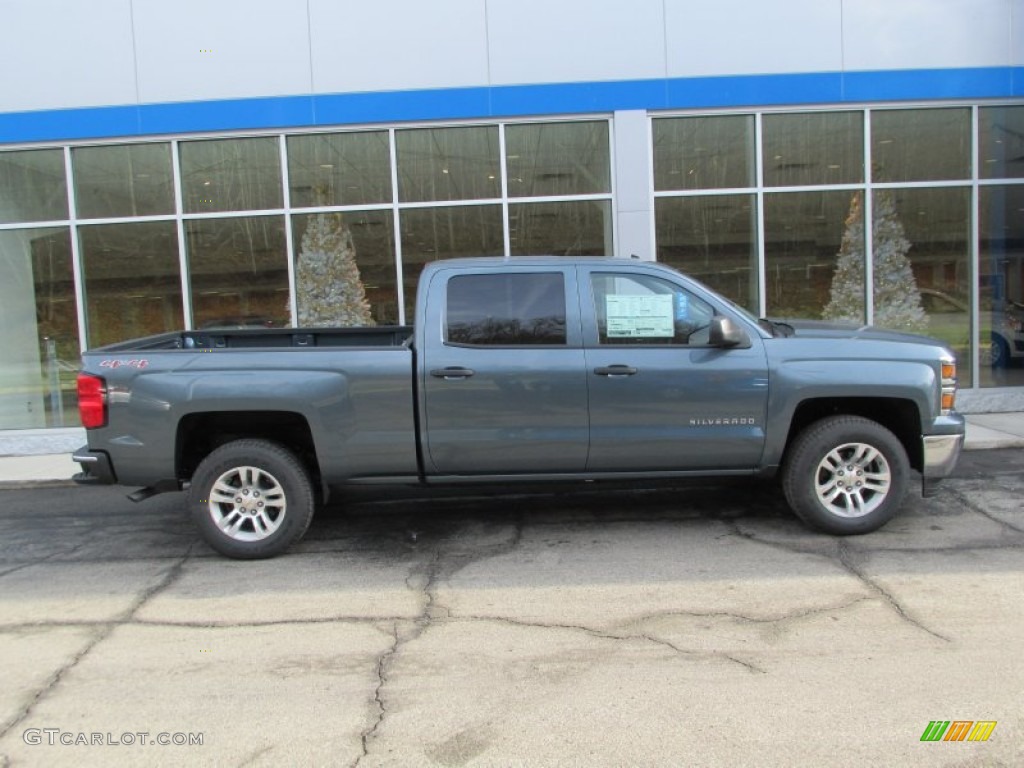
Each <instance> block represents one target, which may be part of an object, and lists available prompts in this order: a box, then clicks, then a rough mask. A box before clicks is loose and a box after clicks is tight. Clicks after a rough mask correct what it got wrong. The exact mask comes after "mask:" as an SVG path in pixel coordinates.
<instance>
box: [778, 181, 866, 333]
mask: <svg viewBox="0 0 1024 768" xmlns="http://www.w3.org/2000/svg"><path fill="white" fill-rule="evenodd" d="M764 229H765V232H764V242H765V280H766V289H767V303H768V306H767V307H766V314H767V315H768V316H769V317H779V318H786V317H789V318H809V319H821V318H825V319H829V320H837V321H839V320H845V321H847V322H853V323H863V322H864V213H863V206H862V202H861V193H859V192H845V191H842V192H779V193H775V194H769V195H765V197H764Z"/></svg>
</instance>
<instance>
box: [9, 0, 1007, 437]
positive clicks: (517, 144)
mask: <svg viewBox="0 0 1024 768" xmlns="http://www.w3.org/2000/svg"><path fill="white" fill-rule="evenodd" d="M0 15H2V19H3V24H4V28H5V35H4V38H5V39H4V45H3V47H0V69H2V71H3V72H4V77H3V79H2V81H0V321H2V328H3V337H2V338H3V340H2V342H0V441H2V440H4V439H7V440H8V441H9V442H10V441H15V442H17V441H21V442H23V443H25V444H28V443H31V444H33V445H44V446H49V447H50V448H55V447H59V446H61V445H62V442H61V441H62V440H63V441H66V442H67V444H68V445H70V446H71V447H76V446H77V444H78V443H80V442H81V439H80V438H81V433H80V431H79V430H78V428H77V427H78V421H77V413H76V412H75V407H74V393H73V390H74V377H75V370H76V367H77V365H78V357H79V355H80V352H81V350H82V349H85V348H88V347H94V346H98V345H102V344H107V343H111V342H114V341H118V340H121V339H126V338H130V337H135V336H143V335H148V334H154V333H160V332H163V331H169V330H175V329H180V328H201V327H210V326H214V325H228V326H252V325H260V326H273V327H279V326H288V325H294V324H297V323H298V321H299V319H300V318H302V317H304V316H309V315H304V312H305V311H306V309H304V308H308V307H307V305H308V304H309V303H310V302H311V301H313V300H312V298H311V295H312V291H311V288H312V286H311V285H308V283H309V278H308V277H307V278H303V277H302V268H301V267H302V264H303V260H304V259H309V258H312V257H313V256H315V255H316V254H317V253H321V255H322V252H323V250H324V249H330V248H336V249H340V253H341V255H342V256H344V257H345V258H347V259H349V260H353V259H354V261H355V264H356V266H357V267H358V269H357V270H349V271H347V272H345V274H352V273H356V274H357V278H356V279H357V280H358V281H359V282H360V283H361V286H360V290H361V291H362V295H365V298H366V301H367V303H368V305H369V318H370V321H371V322H375V323H377V324H395V323H398V324H404V323H409V322H411V321H412V308H413V305H414V301H415V289H416V281H417V278H418V276H419V273H420V271H421V270H422V268H423V266H424V264H426V263H428V262H430V261H433V260H435V259H440V258H450V257H460V256H472V255H506V256H517V255H525V254H556V255H566V256H574V255H605V256H618V257H626V258H628V257H637V258H640V259H651V260H657V261H660V262H664V263H667V264H670V265H672V266H674V267H676V268H678V269H680V270H681V271H683V272H685V273H687V274H689V275H692V276H693V277H696V278H697V279H699V280H701V281H702V282H704V283H705V284H707V285H708V286H710V287H712V288H713V289H715V290H717V291H719V292H721V293H723V294H724V295H726V296H728V297H729V298H730V299H732V300H733V301H735V302H736V303H738V304H740V305H742V306H744V307H746V308H748V309H750V310H751V311H753V312H755V313H757V314H758V315H759V316H761V315H767V316H771V317H777V318H811V319H845V320H854V321H856V322H861V323H876V324H879V325H890V326H896V327H903V328H905V329H907V330H915V331H920V332H924V333H927V334H929V335H933V336H936V337H939V338H942V339H943V340H945V341H946V342H947V343H948V344H949V345H950V346H951V347H952V348H953V349H954V350H955V351H956V353H957V355H958V367H959V377H960V384H961V391H962V394H961V397H960V403H961V406H962V407H963V408H964V409H965V410H973V411H999V410H1024V3H1022V2H1021V0H931V1H930V2H927V3H925V2H918V1H916V0H772V2H753V0H632V1H631V2H629V3H625V2H613V1H612V0H543V1H542V0H441V1H440V2H435V3H424V2H421V1H420V0H377V1H376V2H372V3H356V2H338V1H337V0H216V1H215V2H209V0H202V1H201V0H179V1H178V2H176V3H173V4H171V3H158V2H146V1H144V0H101V2H92V3H77V2H71V0H34V1H33V2H11V3H4V4H3V5H2V6H0ZM325 233H326V234H325ZM908 267H909V268H908ZM319 279H320V281H321V282H322V281H324V280H327V281H330V280H331V277H330V274H329V273H323V272H321V273H320V278H319ZM335 279H338V280H340V279H341V277H340V276H337V277H336V278H335ZM317 295H323V294H322V291H321V292H319V293H318V294H317ZM894 296H895V297H896V298H893V297H894ZM851 297H852V298H851ZM893 302H898V303H899V304H900V306H901V307H903V309H907V307H909V310H908V311H906V312H902V314H901V312H900V311H894V310H893V306H894V305H893ZM840 305H842V306H840ZM907 318H910V319H909V320H908V319H907Z"/></svg>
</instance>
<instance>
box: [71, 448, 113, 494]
mask: <svg viewBox="0 0 1024 768" xmlns="http://www.w3.org/2000/svg"><path fill="white" fill-rule="evenodd" d="M71 459H72V461H77V462H78V463H79V465H80V466H81V467H82V471H81V472H79V473H78V474H76V475H74V476H73V477H72V478H71V479H72V480H74V481H75V482H76V483H78V484H80V485H113V484H115V483H116V482H117V476H116V475H115V474H114V467H113V466H112V465H111V463H110V456H108V455H107V452H106V451H94V450H91V449H90V448H89V446H88V445H83V446H82V447H81V448H79V449H78V450H77V451H75V452H74V453H73V454H71Z"/></svg>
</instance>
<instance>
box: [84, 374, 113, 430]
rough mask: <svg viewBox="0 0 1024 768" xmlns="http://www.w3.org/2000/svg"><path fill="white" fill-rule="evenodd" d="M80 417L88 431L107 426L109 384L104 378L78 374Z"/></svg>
mask: <svg viewBox="0 0 1024 768" xmlns="http://www.w3.org/2000/svg"><path fill="white" fill-rule="evenodd" d="M78 415H79V417H80V418H81V419H82V426H83V427H85V428H86V429H95V428H96V427H105V426H107V382H106V381H104V379H103V377H101V376H93V375H92V374H91V373H80V374H78Z"/></svg>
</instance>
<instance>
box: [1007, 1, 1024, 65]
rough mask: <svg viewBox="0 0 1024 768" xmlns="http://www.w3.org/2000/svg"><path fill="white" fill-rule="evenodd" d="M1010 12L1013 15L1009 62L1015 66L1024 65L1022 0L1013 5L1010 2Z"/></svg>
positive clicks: (1023, 10) (1023, 13)
mask: <svg viewBox="0 0 1024 768" xmlns="http://www.w3.org/2000/svg"><path fill="white" fill-rule="evenodd" d="M1010 13H1011V14H1012V15H1013V20H1012V23H1013V31H1012V33H1011V38H1010V64H1011V65H1013V66H1015V67H1024V2H1020V0H1018V2H1017V3H1016V5H1014V4H1013V3H1012V2H1011V3H1010Z"/></svg>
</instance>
